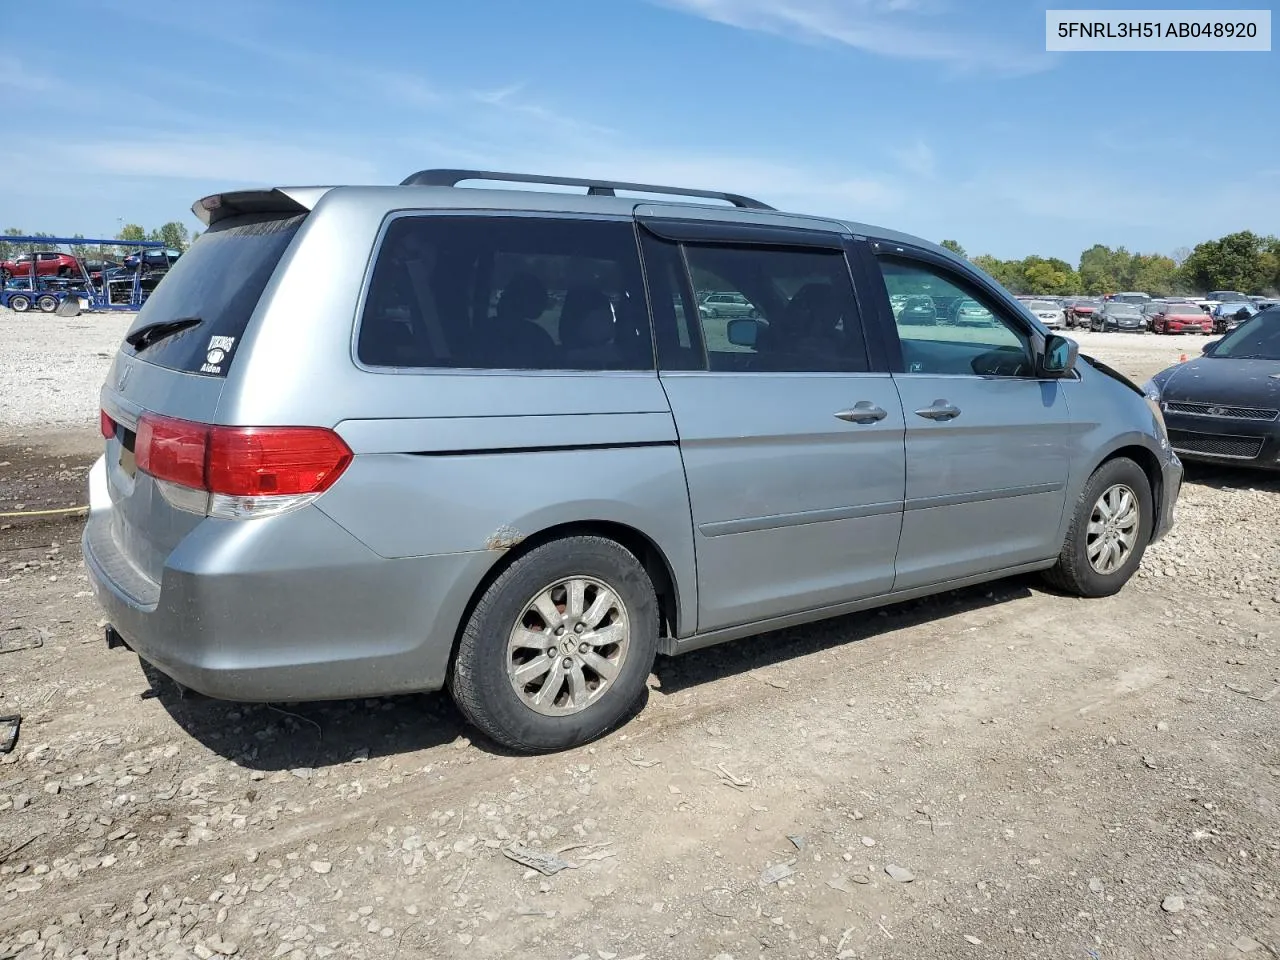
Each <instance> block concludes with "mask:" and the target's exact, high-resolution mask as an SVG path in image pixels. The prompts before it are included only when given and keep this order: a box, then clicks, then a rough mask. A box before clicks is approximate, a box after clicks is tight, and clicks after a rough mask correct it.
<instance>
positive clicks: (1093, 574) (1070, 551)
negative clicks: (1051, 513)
mask: <svg viewBox="0 0 1280 960" xmlns="http://www.w3.org/2000/svg"><path fill="white" fill-rule="evenodd" d="M1117 488H1119V489H1120V490H1121V491H1122V492H1121V494H1120V502H1121V503H1123V492H1124V491H1127V492H1128V493H1129V494H1131V495H1132V499H1133V503H1134V506H1135V507H1136V510H1137V514H1138V515H1137V518H1136V520H1135V522H1134V523H1133V525H1132V527H1126V526H1125V525H1124V524H1123V523H1122V524H1121V527H1120V529H1119V530H1118V531H1117V534H1118V536H1119V537H1120V538H1123V535H1124V530H1125V529H1128V530H1129V531H1130V532H1131V534H1132V537H1133V542H1132V544H1131V545H1130V546H1129V547H1128V552H1127V553H1123V554H1122V556H1120V557H1117V558H1116V559H1117V560H1118V561H1119V562H1118V563H1117V564H1116V565H1115V566H1114V567H1112V568H1110V569H1107V564H1106V563H1105V562H1099V564H1098V565H1097V566H1095V565H1094V563H1093V562H1091V561H1090V559H1089V554H1090V552H1092V551H1093V550H1094V549H1096V544H1097V542H1098V541H1099V540H1102V541H1103V542H1104V543H1105V540H1106V533H1105V531H1104V532H1103V533H1101V534H1100V535H1097V536H1095V535H1094V534H1093V533H1091V531H1090V529H1089V528H1090V526H1091V525H1092V522H1093V521H1094V520H1095V513H1099V511H1100V507H1101V505H1102V504H1103V503H1104V502H1110V503H1111V505H1112V506H1114V504H1115V500H1114V499H1111V500H1109V501H1104V497H1105V498H1111V497H1113V496H1114V494H1113V491H1115V490H1116V489H1117ZM1115 513H1116V514H1117V515H1120V516H1124V513H1123V507H1122V508H1121V510H1120V511H1115ZM1099 516H1100V517H1101V520H1100V521H1099V522H1102V523H1105V517H1102V515H1101V514H1100V513H1099ZM1154 519H1155V511H1154V509H1153V508H1152V499H1151V484H1150V481H1149V480H1148V479H1147V475H1146V474H1145V473H1144V472H1143V470H1142V468H1141V467H1140V466H1138V465H1137V464H1136V463H1134V462H1133V461H1132V460H1130V459H1129V458H1128V457H1116V458H1115V459H1114V460H1108V461H1107V462H1106V463H1104V464H1103V465H1102V466H1100V467H1099V468H1098V469H1097V470H1095V471H1094V473H1093V476H1091V477H1090V478H1089V481H1088V483H1086V484H1085V485H1084V490H1083V491H1082V492H1081V494H1080V497H1079V499H1078V500H1077V501H1076V503H1075V510H1074V513H1073V515H1072V517H1071V526H1070V527H1069V528H1068V529H1067V537H1066V540H1065V541H1064V542H1063V544H1062V553H1061V554H1059V556H1058V562H1057V564H1056V565H1055V566H1053V567H1051V568H1050V569H1049V570H1047V571H1045V574H1044V577H1045V579H1046V580H1047V581H1048V582H1049V584H1050V585H1051V586H1054V587H1056V588H1058V589H1059V590H1062V591H1064V592H1066V593H1072V594H1075V595H1076V596H1080V597H1109V596H1111V595H1112V594H1114V593H1118V592H1119V591H1120V589H1121V588H1122V587H1123V586H1124V585H1125V584H1126V583H1128V582H1129V578H1130V577H1132V576H1133V574H1134V571H1136V570H1137V569H1138V565H1139V564H1140V563H1141V562H1142V555H1143V553H1145V552H1146V549H1147V544H1148V543H1149V542H1150V541H1151V530H1152V522H1153V521H1154ZM1091 537H1093V539H1091ZM1107 553H1108V551H1107V549H1106V548H1105V546H1104V547H1103V548H1102V550H1101V553H1100V555H1099V557H1098V560H1099V561H1105V559H1106V554H1107Z"/></svg>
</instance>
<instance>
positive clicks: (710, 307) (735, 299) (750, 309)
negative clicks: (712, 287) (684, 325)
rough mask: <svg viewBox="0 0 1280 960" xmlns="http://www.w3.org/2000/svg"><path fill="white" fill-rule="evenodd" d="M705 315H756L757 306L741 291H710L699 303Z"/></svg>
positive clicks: (701, 311) (700, 309)
mask: <svg viewBox="0 0 1280 960" xmlns="http://www.w3.org/2000/svg"><path fill="white" fill-rule="evenodd" d="M698 312H699V313H701V314H702V315H703V316H704V317H712V318H715V317H755V316H757V315H758V314H757V312H756V308H755V307H754V306H752V304H751V301H750V300H748V299H747V298H746V297H745V296H744V295H743V294H741V293H736V292H735V293H709V294H707V295H706V296H705V297H703V299H702V303H700V304H699V305H698Z"/></svg>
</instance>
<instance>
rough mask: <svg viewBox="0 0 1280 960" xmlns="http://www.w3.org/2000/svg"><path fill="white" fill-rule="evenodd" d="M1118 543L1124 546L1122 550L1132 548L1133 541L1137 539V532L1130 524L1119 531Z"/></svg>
mask: <svg viewBox="0 0 1280 960" xmlns="http://www.w3.org/2000/svg"><path fill="white" fill-rule="evenodd" d="M1119 537H1120V544H1121V546H1123V547H1124V552H1125V553H1128V552H1129V551H1130V550H1132V549H1133V544H1134V541H1136V540H1137V539H1138V532H1137V531H1136V530H1134V529H1133V527H1132V526H1130V527H1128V528H1126V529H1124V530H1121V531H1119Z"/></svg>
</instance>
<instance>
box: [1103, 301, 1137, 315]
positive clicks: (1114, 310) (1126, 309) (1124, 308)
mask: <svg viewBox="0 0 1280 960" xmlns="http://www.w3.org/2000/svg"><path fill="white" fill-rule="evenodd" d="M1107 313H1110V314H1111V315H1112V316H1116V317H1140V316H1142V311H1141V310H1139V309H1138V308H1137V307H1135V306H1134V305H1133V304H1131V303H1112V304H1110V305H1109V306H1108V307H1107Z"/></svg>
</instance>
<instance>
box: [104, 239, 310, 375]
mask: <svg viewBox="0 0 1280 960" xmlns="http://www.w3.org/2000/svg"><path fill="white" fill-rule="evenodd" d="M304 219H305V214H303V215H299V216H287V217H286V216H282V215H279V214H274V215H272V214H252V215H248V216H243V217H228V218H227V219H225V220H220V221H218V222H217V223H216V224H214V225H213V226H212V227H210V228H209V230H208V232H206V233H205V234H203V235H202V236H201V237H200V239H198V240H197V241H196V242H195V243H194V244H192V245H191V249H190V250H188V251H187V252H186V253H185V254H183V255H182V257H181V258H180V259H178V260H176V261H174V264H173V266H172V267H171V268H170V269H169V272H168V273H167V274H165V277H164V279H163V280H162V281H161V282H160V283H159V284H158V285H157V286H156V288H155V291H154V292H153V293H152V294H151V296H150V297H148V298H147V302H146V303H145V304H143V306H142V309H141V310H140V311H138V317H137V319H136V320H134V322H133V325H132V326H131V327H130V328H129V333H130V334H132V333H134V332H135V331H137V330H140V329H141V328H143V327H147V326H151V325H152V324H156V323H167V322H169V321H172V320H179V319H184V318H188V317H198V318H200V321H201V322H200V323H199V324H197V325H196V326H193V327H191V328H189V329H187V330H183V331H180V332H179V333H176V334H174V335H172V336H169V337H165V338H164V339H161V340H158V341H156V342H155V343H153V344H151V345H150V346H147V347H144V349H143V350H142V351H141V357H142V359H144V360H146V361H147V362H149V363H154V364H158V365H160V366H163V367H168V368H170V369H172V370H181V371H183V372H184V373H200V374H205V375H206V376H213V377H224V376H226V374H227V370H228V369H229V368H230V366H231V361H232V358H233V357H234V356H235V350H236V347H238V346H239V345H240V341H241V340H242V339H243V338H244V333H245V330H246V329H247V328H248V326H249V318H250V317H251V316H252V315H253V311H254V308H255V307H257V305H258V300H259V299H260V298H261V297H262V291H263V290H264V289H265V288H266V286H267V281H269V280H270V279H271V275H272V274H273V273H274V272H275V269H276V267H277V266H278V265H279V263H280V258H281V257H282V256H283V255H284V251H285V249H286V248H287V247H288V246H289V242H290V241H291V240H293V238H294V235H295V234H296V233H297V232H298V227H299V226H300V225H301V224H302V221H303V220H304ZM121 349H123V350H124V351H125V352H126V353H137V352H138V351H135V350H134V348H133V347H131V346H129V344H128V343H125V345H124V346H123V347H122V348H121Z"/></svg>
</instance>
